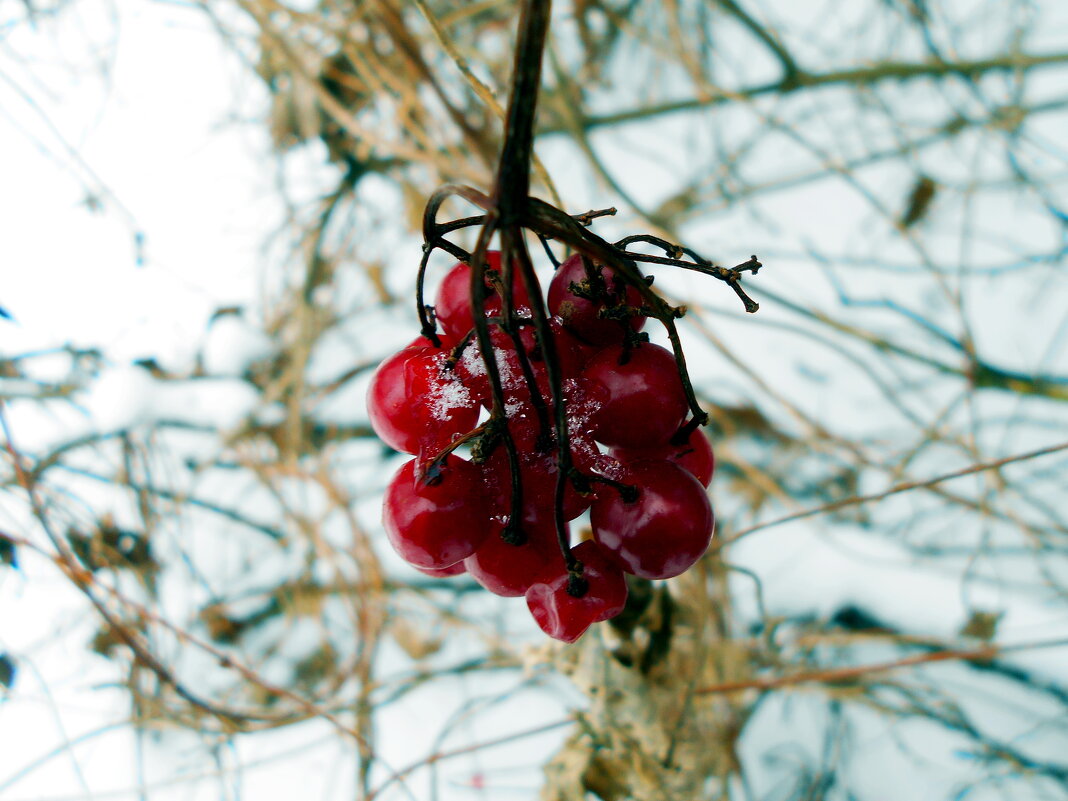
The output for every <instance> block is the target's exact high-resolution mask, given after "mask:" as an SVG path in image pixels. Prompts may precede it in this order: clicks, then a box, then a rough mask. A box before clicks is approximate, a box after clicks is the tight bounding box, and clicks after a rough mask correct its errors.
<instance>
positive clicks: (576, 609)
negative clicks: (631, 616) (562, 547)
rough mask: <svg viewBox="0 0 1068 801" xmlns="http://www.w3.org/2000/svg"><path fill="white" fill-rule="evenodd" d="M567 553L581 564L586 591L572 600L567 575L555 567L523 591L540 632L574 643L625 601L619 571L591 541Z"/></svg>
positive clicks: (619, 609) (612, 614) (623, 582)
mask: <svg viewBox="0 0 1068 801" xmlns="http://www.w3.org/2000/svg"><path fill="white" fill-rule="evenodd" d="M571 552H572V553H573V554H574V555H575V558H577V559H578V560H579V561H580V562H582V565H583V572H582V578H583V579H584V580H585V582H586V585H587V587H586V592H585V594H583V595H582V597H580V598H576V597H575V596H573V595H571V594H570V593H569V592H568V583H569V581H568V578H569V577H568V573H567V570H566V569H563V568H561V567H559V566H558V567H556V568H555V569H553V570H550V571H549V572H547V573H546V574H545V575H544V576H542V578H541V580H540V581H538V582H536V583H534V584H532V585H531V586H530V588H529V589H528V590H527V592H526V597H527V607H528V608H529V609H530V613H531V615H533V617H534V621H535V622H536V623H537V624H538V625H539V626H540V627H541V629H542V631H544V632H545V633H546V634H548V635H549V636H550V637H553V638H555V639H557V640H563V641H564V642H574V641H575V640H577V639H578V638H579V637H581V636H582V634H583V633H584V632H585V631H586V629H588V628H589V627H590V626H591V625H593V624H594V623H597V622H598V621H601V620H608V619H609V618H613V617H615V616H616V615H618V614H619V613H620V612H622V611H623V606H624V604H625V603H626V602H627V582H626V579H625V578H624V577H623V572H622V571H621V570H620V569H619V568H618V567H616V566H615V565H613V564H612V563H611V562H610V561H609V560H608V559H607V558H606V556H605V554H604V553H603V551H602V550H601V548H600V546H598V545H597V543H595V542H593V541H592V540H587V541H586V542H582V543H579V544H578V545H576V546H575V547H574V548H572V549H571Z"/></svg>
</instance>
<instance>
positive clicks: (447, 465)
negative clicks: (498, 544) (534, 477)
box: [382, 454, 494, 569]
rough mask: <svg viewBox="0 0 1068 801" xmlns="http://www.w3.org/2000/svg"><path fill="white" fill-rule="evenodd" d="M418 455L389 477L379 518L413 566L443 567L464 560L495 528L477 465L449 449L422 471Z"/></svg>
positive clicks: (391, 540)
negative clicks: (447, 453)
mask: <svg viewBox="0 0 1068 801" xmlns="http://www.w3.org/2000/svg"><path fill="white" fill-rule="evenodd" d="M417 462H418V460H417V459H412V460H411V461H409V462H407V463H405V464H404V466H403V467H401V469H400V470H399V471H398V472H397V474H396V475H395V476H394V477H393V480H392V481H390V483H389V487H388V488H387V489H386V497H385V501H384V503H383V509H382V520H383V523H384V524H385V527H386V534H387V535H388V536H389V541H390V543H391V544H392V545H393V547H394V549H395V550H396V551H397V553H399V554H400V555H401V556H402V557H404V559H405V560H407V561H408V562H411V563H412V564H413V565H415V566H416V567H425V568H432V569H440V568H446V567H449V566H451V565H454V564H456V563H457V562H459V561H461V560H463V559H466V558H467V557H468V556H470V555H471V554H473V553H474V552H475V551H476V550H477V549H478V547H479V546H480V545H481V544H482V543H483V542H484V541H485V540H486V538H487V537H488V536H489V535H490V532H491V531H492V530H493V529H494V523H493V519H492V516H491V515H492V510H491V509H490V507H489V504H488V500H487V498H486V495H485V488H484V485H483V483H482V475H481V471H480V470H479V469H478V467H477V466H476V465H473V464H471V463H470V462H467V461H464V460H463V459H461V458H460V457H458V456H454V455H452V454H449V455H448V456H447V457H446V458H445V459H444V460H443V462H442V463H441V465H440V466H437V467H430V468H429V469H428V470H427V471H426V475H421V474H420V473H419V472H418V471H417V470H416V463H417Z"/></svg>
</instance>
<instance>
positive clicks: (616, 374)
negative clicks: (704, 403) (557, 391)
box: [582, 343, 688, 448]
mask: <svg viewBox="0 0 1068 801" xmlns="http://www.w3.org/2000/svg"><path fill="white" fill-rule="evenodd" d="M624 354H626V355H624ZM582 375H583V377H584V378H586V379H588V380H589V382H590V390H591V395H592V397H593V398H594V401H595V403H598V404H599V408H597V410H596V411H595V412H594V413H593V415H592V423H593V435H594V437H595V438H596V439H597V440H598V441H599V442H603V443H604V444H605V445H616V446H622V447H627V448H644V447H648V446H650V445H658V444H662V443H664V442H666V441H667V439H668V438H669V437H670V436H671V435H672V434H674V433H675V432H676V431H678V429H679V425H680V424H681V423H682V421H683V419H684V418H685V416H686V411H687V408H688V404H687V402H686V393H685V392H684V390H683V388H682V379H680V378H679V372H678V366H677V365H676V363H675V357H674V355H673V354H672V353H671V351H669V350H667V349H666V348H662V347H660V346H659V345H653V344H650V343H645V344H643V345H641V346H640V347H636V348H632V349H630V350H629V351H624V348H623V347H622V346H621V345H613V346H611V347H607V348H605V349H604V350H602V351H601V352H600V353H598V354H597V355H596V356H594V357H593V358H592V359H591V360H590V362H589V363H588V364H587V365H586V369H585V370H584V371H583V373H582Z"/></svg>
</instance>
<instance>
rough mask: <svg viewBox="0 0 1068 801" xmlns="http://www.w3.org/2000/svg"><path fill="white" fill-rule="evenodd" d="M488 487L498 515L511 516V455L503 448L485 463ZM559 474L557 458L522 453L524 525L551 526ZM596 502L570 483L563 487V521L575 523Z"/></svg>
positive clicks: (553, 455)
mask: <svg viewBox="0 0 1068 801" xmlns="http://www.w3.org/2000/svg"><path fill="white" fill-rule="evenodd" d="M485 470H486V473H485V475H486V485H487V487H489V488H490V491H491V492H492V494H493V497H494V503H495V505H496V509H497V512H498V514H500V515H502V516H507V515H510V514H511V503H512V501H511V498H512V479H511V476H512V473H511V468H510V465H509V461H508V452H507V451H506V450H505V447H504V445H500V446H498V447H497V449H496V450H495V451H494V452H493V453H492V455H491V456H490V458H489V459H488V460H487V461H486V464H485ZM559 473H560V471H559V469H558V467H557V463H556V455H555V454H554V453H552V452H550V453H537V452H532V451H524V452H521V453H520V454H519V475H520V480H521V482H522V490H523V518H522V519H523V522H524V523H527V524H529V525H534V526H540V525H548V524H549V523H550V522H551V521H552V520H553V519H554V516H555V513H554V505H553V504H554V500H555V497H556V477H557V476H558V475H559ZM592 502H593V497H592V495H590V496H586V495H583V494H581V493H580V492H579V491H578V490H576V489H575V487H574V485H573V484H572V483H571V481H570V480H568V481H567V483H566V485H565V488H564V510H563V511H564V520H574V519H575V518H576V517H578V516H579V515H580V514H582V513H583V512H584V511H586V510H587V509H588V508H589V507H590V504H591V503H592Z"/></svg>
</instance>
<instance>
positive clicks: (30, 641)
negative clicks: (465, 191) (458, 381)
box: [0, 0, 1068, 801]
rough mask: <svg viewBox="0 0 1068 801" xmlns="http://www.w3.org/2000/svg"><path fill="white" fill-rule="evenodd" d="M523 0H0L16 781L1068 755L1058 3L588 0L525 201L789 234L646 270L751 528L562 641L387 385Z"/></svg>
mask: <svg viewBox="0 0 1068 801" xmlns="http://www.w3.org/2000/svg"><path fill="white" fill-rule="evenodd" d="M515 10H516V4H515V2H514V0H470V1H469V2H464V3H451V2H444V0H345V1H342V2H332V1H331V2H312V1H311V0H301V1H300V2H291V3H285V2H276V1H275V0H205V1H204V2H184V0H166V1H165V0H157V1H156V2H148V3H144V2H130V1H129V0H111V1H110V2H104V1H103V0H21V2H16V1H15V0H8V1H7V2H5V3H2V4H0V152H2V153H3V157H2V159H0V165H2V172H0V176H2V184H0V187H2V189H0V309H2V310H3V312H2V314H3V316H2V317H0V422H2V435H3V438H4V448H3V451H2V452H0V480H2V487H0V799H4V801H7V800H8V799H10V800H11V801H29V800H30V799H34V800H35V801H42V800H47V801H59V799H82V798H101V799H103V798H107V799H148V798H151V799H201V798H213V799H217V798H222V799H237V798H243V797H247V798H257V799H258V798H266V799H272V798H283V797H300V798H322V799H340V798H360V799H370V798H381V799H420V801H421V800H422V799H461V800H462V801H463V800H466V799H486V798H493V799H512V798H514V799H536V798H544V799H554V800H556V799H558V800H559V801H588V799H601V800H602V801H622V800H623V799H639V800H640V801H645V799H657V801H661V800H662V799H686V800H687V801H689V799H698V798H700V799H706V798H707V799H732V800H735V799H737V800H738V801H765V800H767V801H786V800H787V799H790V800H792V799H798V800H799V801H800V799H825V798H826V799H850V800H852V799H857V800H858V801H868V800H869V799H872V800H874V799H885V798H887V797H891V798H913V799H965V798H967V799H992V798H1010V799H1014V800H1018V799H1061V798H1068V757H1065V754H1068V715H1066V712H1068V595H1066V589H1068V502H1066V501H1065V497H1066V496H1068V411H1066V401H1068V273H1066V271H1065V252H1066V247H1068V5H1065V4H1064V3H1062V2H1058V1H1057V0H1032V1H1031V2H1024V1H1023V0H996V1H995V0H967V1H966V0H960V1H959V2H958V1H956V0H952V1H951V0H944V1H943V0H861V1H858V2H846V0H827V1H826V2H818V1H817V0H804V1H803V2H790V3H786V2H775V1H774V0H661V1H660V2H651V1H650V0H571V2H563V0H558V2H556V3H555V4H554V8H553V15H554V16H553V22H552V27H551V34H550V41H549V44H548V49H547V52H546V57H545V58H546V60H545V71H544V87H543V94H542V96H541V98H540V101H539V121H540V122H539V134H538V138H537V142H536V152H537V156H538V164H537V165H536V166H535V173H534V192H535V194H537V195H538V196H540V197H543V198H545V199H547V200H551V201H553V202H555V203H556V204H557V205H559V206H561V207H562V208H564V209H566V210H568V211H569V212H572V213H581V212H583V211H587V210H589V209H601V208H606V207H609V206H615V207H616V208H617V209H618V214H617V215H616V216H614V217H608V218H601V219H599V220H597V221H596V222H595V224H594V231H595V232H596V233H598V234H600V235H601V236H603V237H605V238H606V239H609V240H618V239H620V238H622V237H623V236H626V235H629V234H634V233H652V234H656V235H658V236H662V237H664V238H666V239H669V240H671V241H674V242H681V243H683V244H685V245H687V246H688V247H691V248H693V249H694V250H696V251H697V252H698V253H700V254H702V255H703V256H705V257H707V258H710V259H712V260H714V261H715V262H716V263H718V264H723V265H725V266H731V265H733V264H736V263H739V262H742V261H745V260H746V259H747V258H748V257H749V256H750V254H753V253H755V254H757V255H758V256H759V257H760V259H761V260H762V261H763V262H764V264H765V268H764V269H763V270H762V271H761V272H760V274H759V275H758V276H753V277H747V279H746V286H747V290H748V291H749V292H750V294H752V295H753V297H754V298H755V299H756V300H757V301H759V303H760V307H761V308H760V310H759V312H757V313H756V314H753V315H747V314H745V313H744V311H743V309H742V307H741V304H740V303H739V301H738V299H737V298H736V297H735V296H734V294H733V293H731V292H730V291H729V289H728V288H727V287H725V286H722V285H720V284H719V283H718V282H714V281H711V280H710V279H707V278H702V277H701V276H699V275H692V274H687V275H678V274H675V273H672V272H671V271H669V270H666V269H665V270H657V269H656V268H652V269H651V270H650V272H653V273H654V274H655V275H656V285H657V287H658V288H659V289H660V290H661V291H662V292H663V293H664V294H665V295H667V296H669V297H670V298H671V299H672V300H673V301H674V302H677V303H684V304H685V305H686V306H687V307H688V309H689V313H688V314H687V316H686V317H685V318H684V319H683V320H682V321H680V330H681V332H682V338H683V343H684V347H685V349H686V352H687V355H688V361H689V364H690V367H691V371H692V373H693V376H694V380H695V384H696V388H697V391H698V395H699V397H700V399H701V401H702V403H703V404H704V405H705V407H706V408H707V409H708V411H709V413H710V415H711V418H712V423H711V425H710V426H709V428H708V429H707V433H708V436H709V437H710V439H711V441H712V443H713V448H714V450H715V453H716V458H717V472H716V477H715V478H714V479H713V483H712V487H711V490H710V492H711V495H712V501H713V505H714V508H715V510H716V516H717V519H718V527H717V534H716V541H715V542H714V544H713V548H712V549H711V551H710V552H709V554H708V555H707V556H706V557H705V559H704V560H703V561H702V562H701V563H700V564H699V566H698V567H697V568H695V569H694V570H692V571H690V572H689V573H687V574H686V575H684V576H682V577H679V578H677V579H674V580H672V581H670V582H666V583H665V582H661V583H659V584H658V585H657V586H655V587H653V588H652V589H651V590H650V597H649V603H648V607H647V609H646V611H645V612H644V613H643V615H642V616H641V617H640V618H639V619H637V620H634V621H631V622H630V623H629V624H628V625H626V626H612V625H609V624H598V625H597V626H596V627H594V628H593V629H591V631H590V632H588V633H587V634H586V635H585V636H584V637H583V638H582V639H581V640H580V641H579V642H578V643H576V644H574V645H570V646H563V645H560V644H558V643H554V642H551V641H549V640H548V639H547V638H546V637H545V636H544V635H543V634H542V633H541V632H540V631H539V630H538V629H537V627H536V626H535V625H534V624H533V622H532V621H531V620H530V619H529V615H528V614H527V612H526V609H525V607H524V604H523V603H522V600H521V599H502V598H496V597H493V596H491V595H489V594H488V593H486V592H484V591H483V590H481V589H480V588H479V587H478V586H477V585H476V584H475V583H474V582H473V581H471V580H468V579H465V578H464V577H458V578H452V579H432V578H428V577H426V576H423V575H421V574H418V573H416V572H415V571H413V570H411V569H410V568H408V567H406V566H405V565H404V564H403V563H402V562H401V561H400V559H399V558H398V557H396V556H395V555H394V554H393V552H392V551H391V550H390V548H389V546H388V543H387V542H386V540H385V536H384V533H383V531H382V529H381V523H380V511H379V510H380V502H381V493H382V490H383V488H384V486H385V484H386V482H387V481H388V479H389V477H390V475H391V474H392V472H393V471H394V470H395V469H397V468H398V467H399V466H400V464H402V463H403V461H404V460H405V458H406V457H403V456H401V455H398V454H396V453H394V452H392V451H390V450H389V449H388V448H387V447H386V446H384V445H383V444H382V443H381V442H379V441H378V440H377V439H376V438H375V436H374V434H373V432H372V431H371V430H370V426H369V423H368V419H367V414H366V411H365V408H364V393H365V391H366V388H367V384H368V381H369V378H370V375H371V373H372V371H373V369H374V367H375V365H376V364H377V363H378V361H379V360H381V359H382V358H383V357H385V356H386V355H388V354H390V353H391V352H392V351H394V350H396V349H397V348H398V347H399V346H401V345H403V344H405V343H407V342H408V341H410V340H411V339H412V338H413V337H414V336H415V335H416V333H417V332H418V322H417V318H416V312H415V298H414V279H415V273H416V270H417V267H418V264H419V258H420V255H421V250H420V246H421V239H420V237H419V235H418V233H417V231H418V228H419V225H420V220H421V215H422V210H423V205H424V204H425V202H426V199H427V198H428V196H429V195H430V193H431V192H433V191H434V189H435V188H437V187H438V186H440V185H441V184H443V183H446V182H457V183H466V184H470V185H473V186H475V187H478V188H480V189H486V188H488V186H489V184H490V181H491V178H492V175H493V171H494V167H495V160H496V157H497V151H498V147H499V142H500V135H501V107H502V106H503V105H504V104H505V103H506V99H507V81H508V73H509V70H510V68H511V59H512V42H513V40H514V36H515ZM446 209H447V211H448V213H449V214H451V215H454V216H465V215H468V214H471V213H473V212H472V211H471V210H470V209H469V208H465V207H462V206H461V205H459V204H457V205H456V206H455V207H452V206H447V207H446ZM457 241H459V242H464V241H465V240H464V238H463V236H459V237H458V239H457ZM468 244H469V242H468ZM535 244H536V243H535ZM556 255H557V256H558V257H563V256H564V255H566V254H564V253H562V252H558V253H557V254H556ZM535 256H536V257H538V258H543V257H542V255H541V254H540V253H539V252H538V251H536V250H535ZM448 266H450V262H449V260H448V258H447V257H446V256H444V255H442V254H439V255H438V256H435V257H434V259H433V260H432V261H431V267H430V273H429V275H430V277H429V282H430V285H431V286H433V284H434V283H435V282H436V281H437V280H440V277H441V275H443V273H444V271H445V269H447V267H448ZM541 266H543V267H544V268H545V269H546V270H548V269H549V264H548V261H547V260H544V259H543V261H542V263H541Z"/></svg>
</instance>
